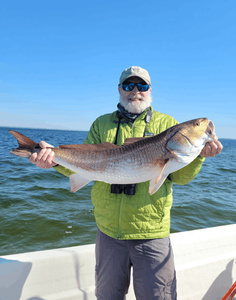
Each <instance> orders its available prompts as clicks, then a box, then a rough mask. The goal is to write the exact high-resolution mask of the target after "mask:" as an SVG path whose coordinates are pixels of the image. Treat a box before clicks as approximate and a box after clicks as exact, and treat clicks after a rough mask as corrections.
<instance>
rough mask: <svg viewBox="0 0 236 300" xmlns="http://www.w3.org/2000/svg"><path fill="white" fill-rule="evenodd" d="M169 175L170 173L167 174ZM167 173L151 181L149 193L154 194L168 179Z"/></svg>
mask: <svg viewBox="0 0 236 300" xmlns="http://www.w3.org/2000/svg"><path fill="white" fill-rule="evenodd" d="M167 175H168V174H167ZM167 175H166V174H165V175H164V174H163V175H162V176H160V175H159V176H158V178H159V180H158V181H157V179H156V177H155V178H153V179H152V180H151V181H150V185H149V194H150V195H152V194H154V193H156V191H157V190H158V189H159V188H160V187H161V186H162V184H163V182H164V181H165V180H166V177H167Z"/></svg>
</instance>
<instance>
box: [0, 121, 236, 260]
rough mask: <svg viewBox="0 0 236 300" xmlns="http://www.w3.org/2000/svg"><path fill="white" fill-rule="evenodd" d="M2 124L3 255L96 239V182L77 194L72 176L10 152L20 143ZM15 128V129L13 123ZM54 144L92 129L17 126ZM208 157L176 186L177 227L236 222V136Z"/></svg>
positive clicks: (0, 196) (76, 139)
mask: <svg viewBox="0 0 236 300" xmlns="http://www.w3.org/2000/svg"><path fill="white" fill-rule="evenodd" d="M8 129H10V128H5V127H0V137H1V143H0V255H7V254H13V253H21V252H29V251H38V250H46V249H52V248H61V247H70V246H77V245H85V244H91V243H95V238H96V223H95V220H94V217H93V214H92V204H91V198H90V192H91V187H92V184H89V185H87V186H86V187H84V188H83V189H82V190H80V191H78V192H76V193H71V192H70V185H69V179H68V178H66V177H64V176H63V175H61V174H59V173H58V172H56V171H55V170H41V169H39V168H37V167H36V166H35V165H33V164H31V163H29V161H28V160H27V159H23V158H18V157H16V156H13V155H12V154H10V153H9V151H10V150H11V149H13V148H15V147H16V146H17V142H16V140H15V139H14V138H13V137H12V136H11V135H10V134H9V132H8ZM11 129H12V128H11ZM14 130H17V131H19V132H21V133H22V134H24V135H26V136H28V137H30V138H32V139H33V140H35V141H40V140H45V141H47V142H49V143H51V144H52V145H54V146H58V145H59V144H71V143H78V144H80V143H82V142H83V141H84V139H85V137H86V135H87V132H82V131H64V130H46V129H27V128H14ZM221 142H222V144H223V146H224V149H223V151H222V152H221V154H220V155H218V156H216V157H215V158H207V159H206V160H205V162H204V164H203V167H202V170H201V172H200V173H199V174H198V176H197V178H196V179H195V180H194V181H192V182H191V183H189V184H187V185H185V186H178V185H175V184H174V186H173V189H174V204H173V208H172V213H171V215H172V222H171V232H179V231H186V230H193V229H199V228H206V227H213V226H220V225H226V224H232V223H236V197H235V194H236V155H235V154H236V140H229V139H222V140H221Z"/></svg>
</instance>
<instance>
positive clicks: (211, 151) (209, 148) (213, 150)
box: [200, 137, 223, 157]
mask: <svg viewBox="0 0 236 300" xmlns="http://www.w3.org/2000/svg"><path fill="white" fill-rule="evenodd" d="M222 149H223V146H222V144H221V142H220V141H218V138H217V137H216V138H215V141H213V142H208V143H206V145H205V147H204V148H203V149H202V151H201V153H200V156H202V157H214V156H215V155H216V154H219V153H220V152H221V150H222Z"/></svg>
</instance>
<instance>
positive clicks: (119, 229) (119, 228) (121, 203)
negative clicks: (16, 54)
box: [117, 195, 124, 240]
mask: <svg viewBox="0 0 236 300" xmlns="http://www.w3.org/2000/svg"><path fill="white" fill-rule="evenodd" d="M123 204H124V197H123V195H122V198H121V202H120V213H119V223H118V236H117V240H119V239H120V236H121V234H120V231H121V217H122V211H123Z"/></svg>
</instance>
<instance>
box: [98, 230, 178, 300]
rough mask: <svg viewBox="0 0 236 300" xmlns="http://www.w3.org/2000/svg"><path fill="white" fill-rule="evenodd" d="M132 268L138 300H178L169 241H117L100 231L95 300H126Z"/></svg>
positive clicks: (165, 239) (166, 239) (167, 239)
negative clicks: (131, 269)
mask: <svg viewBox="0 0 236 300" xmlns="http://www.w3.org/2000/svg"><path fill="white" fill-rule="evenodd" d="M131 266H133V283H134V292H135V296H136V299H137V300H154V299H155V300H176V299H177V294H176V277H175V268H174V259H173V251H172V247H171V244H170V239H169V237H167V238H163V239H154V240H116V239H113V238H111V237H109V236H107V235H105V234H104V233H102V232H101V231H100V230H99V229H98V232H97V240H96V273H95V279H96V296H97V299H98V300H124V299H125V295H126V294H127V293H128V288H129V283H130V268H131Z"/></svg>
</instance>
